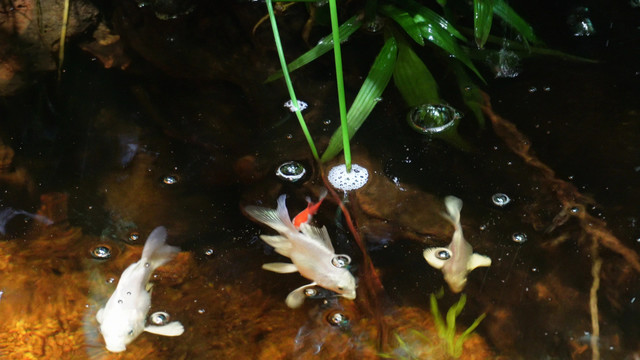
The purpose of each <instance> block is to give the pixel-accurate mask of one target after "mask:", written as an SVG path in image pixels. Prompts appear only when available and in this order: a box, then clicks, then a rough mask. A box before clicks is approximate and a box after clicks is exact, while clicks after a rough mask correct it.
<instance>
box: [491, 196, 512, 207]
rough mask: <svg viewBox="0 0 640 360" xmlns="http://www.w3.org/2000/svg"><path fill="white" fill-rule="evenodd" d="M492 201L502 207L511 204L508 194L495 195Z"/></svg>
mask: <svg viewBox="0 0 640 360" xmlns="http://www.w3.org/2000/svg"><path fill="white" fill-rule="evenodd" d="M491 201H492V202H493V203H494V204H495V205H497V206H500V207H503V206H505V205H507V204H508V203H510V202H511V198H509V196H508V195H507V194H503V193H495V194H493V196H491Z"/></svg>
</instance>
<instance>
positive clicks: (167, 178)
mask: <svg viewBox="0 0 640 360" xmlns="http://www.w3.org/2000/svg"><path fill="white" fill-rule="evenodd" d="M162 182H163V183H165V184H167V185H174V184H177V183H178V177H177V176H175V175H167V176H165V177H163V178H162Z"/></svg>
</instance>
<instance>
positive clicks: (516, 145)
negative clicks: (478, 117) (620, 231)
mask: <svg viewBox="0 0 640 360" xmlns="http://www.w3.org/2000/svg"><path fill="white" fill-rule="evenodd" d="M483 111H484V112H485V114H486V115H487V116H488V117H489V119H490V120H491V123H492V125H493V130H494V132H495V133H496V134H497V135H498V136H499V137H500V138H501V139H502V140H503V141H504V142H505V144H506V145H507V146H508V147H509V149H511V151H513V152H514V153H515V154H516V155H518V156H520V157H521V158H522V159H523V160H524V161H525V162H526V163H527V164H528V165H529V166H531V167H533V168H535V169H536V170H538V171H539V172H540V174H541V175H542V177H543V179H544V180H545V182H547V183H548V184H549V185H550V188H551V190H552V191H553V192H554V193H555V195H556V197H557V198H558V200H559V201H560V202H561V203H562V210H561V211H560V213H559V214H558V215H557V216H556V217H555V219H554V221H553V223H552V224H551V225H550V226H549V228H548V229H547V231H548V232H550V231H553V229H555V228H556V227H558V226H560V225H562V224H564V223H565V222H566V221H567V220H568V219H569V218H570V217H571V216H574V217H577V218H578V219H579V221H580V227H581V229H582V230H583V231H584V232H585V233H587V234H589V235H590V237H591V238H592V239H594V241H597V242H598V243H599V244H600V245H602V246H604V247H606V248H608V249H610V250H612V251H614V252H615V253H617V254H619V255H620V256H622V257H623V258H624V259H625V261H626V262H627V263H628V264H629V266H631V267H632V268H633V269H635V270H636V271H637V272H639V273H640V256H638V254H637V253H636V252H635V251H633V250H632V249H630V248H628V247H627V246H625V245H624V244H622V242H621V241H620V240H619V239H618V238H616V237H615V235H613V234H612V233H611V231H609V229H607V224H606V223H605V222H604V221H602V220H600V219H597V218H595V217H593V216H592V215H590V214H588V213H587V212H586V211H585V210H584V209H585V208H586V206H587V205H589V204H593V203H594V201H593V199H591V198H589V197H588V196H585V195H583V194H581V193H580V192H579V191H578V189H577V188H576V187H575V186H573V184H571V183H569V182H566V181H564V180H561V179H558V178H557V177H556V176H555V172H554V171H553V170H552V169H551V168H550V167H548V166H547V165H546V164H544V163H543V162H541V161H540V159H538V158H537V157H536V156H535V155H534V154H533V153H532V151H531V142H530V141H529V139H527V137H526V136H524V135H523V134H522V133H520V131H518V129H517V128H516V126H515V125H514V124H512V123H511V122H509V121H508V120H506V119H503V118H502V117H500V116H498V115H497V114H495V113H494V112H493V109H492V108H491V103H490V101H489V96H488V95H486V94H485V104H484V106H483ZM573 209H577V210H578V211H572V210H573Z"/></svg>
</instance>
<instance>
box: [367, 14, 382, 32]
mask: <svg viewBox="0 0 640 360" xmlns="http://www.w3.org/2000/svg"><path fill="white" fill-rule="evenodd" d="M384 22H385V21H384V18H383V17H380V16H378V15H376V16H375V17H374V18H373V20H371V21H368V22H367V23H366V24H365V26H364V29H365V30H366V31H368V32H370V33H377V32H379V31H380V30H382V29H383V28H384Z"/></svg>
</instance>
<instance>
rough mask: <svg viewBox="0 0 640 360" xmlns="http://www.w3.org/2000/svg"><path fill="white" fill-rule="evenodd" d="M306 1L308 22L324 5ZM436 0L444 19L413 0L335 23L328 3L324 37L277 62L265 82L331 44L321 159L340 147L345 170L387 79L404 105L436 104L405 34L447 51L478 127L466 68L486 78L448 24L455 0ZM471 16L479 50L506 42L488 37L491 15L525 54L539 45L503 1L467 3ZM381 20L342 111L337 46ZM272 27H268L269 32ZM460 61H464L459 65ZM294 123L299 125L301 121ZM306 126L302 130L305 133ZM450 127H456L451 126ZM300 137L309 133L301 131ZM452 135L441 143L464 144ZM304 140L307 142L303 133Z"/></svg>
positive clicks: (375, 5)
mask: <svg viewBox="0 0 640 360" xmlns="http://www.w3.org/2000/svg"><path fill="white" fill-rule="evenodd" d="M304 2H306V3H307V6H309V7H311V6H315V11H313V12H312V13H313V14H315V15H312V19H313V18H317V17H319V16H320V15H318V12H322V11H325V12H326V7H323V6H322V4H321V3H322V2H320V1H313V0H307V1H304ZM313 3H315V4H313ZM267 4H268V6H271V0H268V1H267ZM438 4H439V5H440V7H441V12H442V13H443V14H444V16H442V15H439V14H438V12H437V11H435V10H433V9H431V8H429V7H427V6H426V5H423V4H422V3H421V2H420V1H418V0H406V1H400V0H386V1H377V0H368V1H366V3H365V5H364V8H363V9H361V10H360V11H359V13H358V14H356V15H354V16H352V17H350V18H349V19H347V20H346V21H345V22H343V23H342V25H340V26H338V24H337V21H338V19H337V9H336V1H335V0H330V1H329V12H330V18H331V27H332V30H331V34H330V35H327V36H325V37H324V38H322V39H321V40H320V41H319V42H318V44H317V45H316V46H314V47H313V48H312V49H310V50H309V51H307V52H306V53H304V54H302V55H301V56H300V57H298V58H297V59H295V60H293V61H292V62H290V63H289V65H287V66H284V65H283V67H282V71H278V72H276V73H274V74H273V75H271V76H270V77H269V78H268V79H267V81H272V80H275V79H277V78H279V77H281V76H284V77H285V80H286V79H288V77H289V72H290V71H294V70H296V69H298V68H300V67H302V66H304V65H306V64H308V63H310V62H312V61H314V60H315V59H317V58H319V57H320V56H322V55H323V54H325V53H327V52H328V51H330V50H331V49H334V55H335V64H336V76H337V84H338V98H339V107H340V118H341V126H340V128H339V129H337V130H336V131H335V132H334V134H333V135H332V137H331V139H330V142H329V145H328V146H327V149H326V150H325V152H324V153H323V155H322V157H321V159H320V160H321V161H323V162H324V161H328V160H330V159H332V158H333V157H335V156H336V155H337V154H338V153H339V152H340V151H341V150H343V149H344V155H345V164H346V166H347V169H349V170H350V162H351V159H350V150H349V139H351V137H353V136H354V134H355V133H356V131H357V130H358V129H359V128H360V126H361V125H362V124H363V123H364V121H365V120H366V118H367V117H368V116H369V114H370V113H371V111H372V110H373V108H374V107H375V105H376V104H377V103H378V102H379V101H380V99H381V98H380V96H381V95H382V93H383V91H384V90H385V88H386V86H387V85H388V83H389V81H390V79H391V77H393V79H394V83H395V85H396V87H397V88H398V90H399V92H400V93H401V95H402V96H403V98H404V99H405V102H406V103H407V105H408V106H409V107H416V106H420V105H424V104H439V103H442V101H441V99H440V96H439V94H438V86H437V83H436V80H435V79H434V77H433V76H432V74H431V72H430V71H429V69H428V68H427V66H426V65H425V63H424V61H423V60H422V59H421V58H420V57H419V56H418V55H417V53H416V52H415V51H414V50H413V48H412V46H411V44H410V40H409V39H411V40H413V42H414V43H416V44H418V45H420V46H425V45H426V44H429V43H430V44H432V45H434V47H435V48H436V49H434V50H435V54H434V55H438V54H441V52H442V51H444V52H445V53H446V54H447V55H449V56H446V57H443V58H446V59H447V63H448V65H450V68H451V69H452V71H453V73H454V74H455V76H456V78H457V80H458V83H459V88H460V91H461V94H462V98H463V101H464V102H465V104H466V105H467V106H468V107H469V109H471V111H472V113H473V114H474V116H476V117H477V118H478V121H479V123H480V126H483V125H484V117H483V114H482V111H481V109H480V104H481V103H482V97H481V94H480V92H479V91H478V89H477V88H478V86H477V85H476V84H475V82H474V81H473V80H471V78H470V77H469V76H468V75H467V74H466V71H468V70H470V71H471V72H473V73H474V74H475V76H476V78H477V79H479V80H480V81H481V82H484V79H483V77H482V75H481V74H480V72H479V71H478V69H477V68H476V67H475V65H474V63H473V62H472V60H471V56H472V55H473V54H472V49H471V48H470V46H469V45H468V44H467V43H468V42H469V41H468V40H467V38H466V37H465V36H464V35H463V34H462V32H461V31H458V30H457V29H456V27H454V21H453V20H454V19H455V18H456V17H455V14H454V10H456V9H457V6H458V4H452V3H450V2H447V1H446V0H439V1H438ZM472 13H473V19H474V21H473V34H474V39H475V44H476V46H477V47H478V48H479V49H483V48H484V47H485V45H486V44H487V43H491V42H494V43H498V44H499V45H498V46H500V47H505V46H507V45H505V44H507V43H506V42H505V41H506V39H500V41H497V40H496V39H494V38H491V37H490V32H491V28H492V22H493V16H494V15H496V16H498V17H500V18H501V19H502V20H503V21H504V22H505V23H506V24H507V25H509V26H510V27H511V28H513V29H514V30H515V31H516V33H517V34H519V37H520V39H522V42H523V43H524V45H523V47H522V49H524V50H525V51H527V52H528V51H530V44H540V45H541V44H542V43H541V42H540V41H539V40H538V39H537V37H536V36H535V34H534V32H533V29H532V27H531V26H530V25H529V24H528V23H527V22H526V21H525V20H524V19H522V18H521V17H520V16H519V15H518V14H517V13H516V12H515V11H514V10H513V9H512V8H511V7H509V6H508V5H507V4H506V2H505V1H503V0H491V1H487V0H475V1H473V8H472ZM270 16H271V18H272V23H274V21H275V20H274V19H273V11H272V10H270ZM325 17H326V14H325ZM385 20H386V24H388V25H387V26H386V27H385V29H384V31H383V33H384V37H385V41H384V44H383V46H382V48H381V49H380V51H379V53H378V55H377V57H376V59H375V61H374V63H373V65H372V66H371V69H370V71H369V73H368V75H367V77H366V78H365V80H364V82H363V84H362V86H361V88H360V90H359V92H358V94H357V95H356V98H355V100H354V102H353V103H352V105H351V107H350V109H349V111H348V112H346V110H345V109H346V105H345V100H344V86H343V76H342V61H341V55H340V43H341V42H344V41H346V40H347V39H348V38H349V37H350V36H351V35H352V34H353V33H354V32H355V31H356V30H358V29H360V28H363V27H366V28H368V29H370V30H371V31H379V29H380V28H381V27H382V25H381V24H384V23H385ZM456 26H457V25H456ZM275 31H276V30H275V28H274V34H275ZM276 46H278V51H279V52H280V51H281V45H279V44H276ZM509 46H511V45H509ZM438 49H439V50H438ZM282 59H283V57H281V61H282ZM450 59H451V60H450ZM460 64H462V65H464V66H460ZM465 69H466V70H465ZM286 81H287V84H288V85H287V86H288V87H290V85H289V83H290V80H286ZM290 92H291V90H290ZM345 113H346V114H345ZM299 119H300V117H299ZM300 121H301V124H302V122H303V121H302V120H300ZM304 127H306V125H305V126H304ZM304 127H303V131H305V130H304ZM452 130H453V131H452V132H455V129H452ZM305 136H307V132H306V131H305ZM456 136H457V132H455V134H454V135H450V134H449V135H448V136H447V137H446V138H445V140H447V141H449V142H451V143H453V144H454V145H456V146H459V147H461V148H465V147H466V145H465V143H464V142H462V141H460V140H461V139H459V138H456ZM307 140H308V141H309V138H307ZM312 152H313V150H312ZM314 156H315V153H314ZM316 159H317V157H316Z"/></svg>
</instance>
